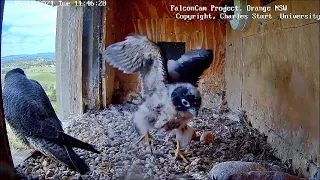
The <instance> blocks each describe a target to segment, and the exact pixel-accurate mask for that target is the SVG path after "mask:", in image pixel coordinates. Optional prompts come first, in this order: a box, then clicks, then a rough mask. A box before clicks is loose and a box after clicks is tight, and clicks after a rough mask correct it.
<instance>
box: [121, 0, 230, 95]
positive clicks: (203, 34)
mask: <svg viewBox="0 0 320 180" xmlns="http://www.w3.org/2000/svg"><path fill="white" fill-rule="evenodd" d="M218 2H219V1H211V0H207V1H200V2H199V1H196V0H190V1H188V0H169V1H164V0H162V1H152V0H147V1H145V0H130V1H117V2H116V5H115V7H116V8H121V9H122V8H123V9H126V11H123V10H120V9H119V10H118V9H117V10H116V12H115V14H117V18H119V19H118V20H117V24H119V25H120V27H119V31H115V36H116V38H115V41H120V40H123V38H124V37H125V36H127V35H128V34H132V33H135V34H143V35H146V36H147V37H148V38H150V39H151V40H152V41H155V42H158V41H166V42H185V43H186V51H189V50H190V49H195V48H210V49H214V55H215V61H214V63H213V64H212V66H211V67H210V69H208V70H207V71H206V72H205V75H204V76H203V77H202V78H203V80H202V86H201V87H203V88H205V89H206V90H208V91H210V92H212V93H214V92H216V91H220V90H223V89H224V86H225V85H224V84H225V83H224V64H225V61H224V59H225V34H226V33H225V24H223V23H222V22H219V21H216V20H203V21H200V20H192V21H185V20H179V19H176V18H175V14H176V13H177V12H174V11H171V10H170V5H171V4H173V5H207V7H208V8H209V7H210V6H209V5H211V4H215V5H217V4H218ZM118 11H121V14H120V13H117V12H118ZM180 13H181V12H180ZM194 13H195V12H187V14H194ZM211 13H212V12H211ZM212 14H214V13H212ZM214 15H215V16H216V15H217V14H214ZM115 81H116V83H118V84H119V87H118V88H119V89H120V91H122V92H123V93H124V96H125V95H126V94H127V93H128V92H129V91H130V90H138V89H139V85H138V79H137V75H128V74H123V73H122V72H121V71H116V73H115Z"/></svg>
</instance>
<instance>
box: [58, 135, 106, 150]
mask: <svg viewBox="0 0 320 180" xmlns="http://www.w3.org/2000/svg"><path fill="white" fill-rule="evenodd" d="M59 136H60V138H58V139H62V141H63V145H66V146H67V147H76V148H80V149H84V150H87V151H91V152H94V153H98V154H100V152H99V151H98V150H96V149H95V148H94V147H93V146H92V145H91V144H88V143H86V142H83V141H80V140H79V139H76V138H74V137H72V136H70V135H68V134H65V133H63V132H61V133H60V134H59ZM57 143H58V142H57Z"/></svg>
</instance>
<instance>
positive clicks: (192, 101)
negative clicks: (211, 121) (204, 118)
mask: <svg viewBox="0 0 320 180" xmlns="http://www.w3.org/2000/svg"><path fill="white" fill-rule="evenodd" d="M171 101H172V103H173V105H174V106H175V107H176V110H177V111H183V112H189V113H191V115H192V116H193V117H197V116H198V112H199V109H200V106H201V95H200V92H199V91H198V90H197V88H196V87H194V86H192V85H191V84H189V83H179V84H177V86H176V87H175V88H174V89H173V90H172V92H171Z"/></svg>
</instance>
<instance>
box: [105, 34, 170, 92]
mask: <svg viewBox="0 0 320 180" xmlns="http://www.w3.org/2000/svg"><path fill="white" fill-rule="evenodd" d="M102 57H103V59H104V60H106V61H107V62H108V63H109V64H110V65H111V66H113V67H115V68H117V69H119V70H121V71H123V72H124V73H128V74H131V73H136V72H139V75H140V80H141V83H142V90H143V91H142V92H143V94H145V93H149V92H152V91H153V90H154V89H155V88H156V87H158V86H161V85H163V86H164V85H165V82H166V70H165V69H164V68H165V66H164V65H163V56H162V54H161V51H160V49H159V47H158V46H157V45H156V44H154V43H153V42H151V41H150V40H149V39H148V38H147V37H145V36H142V35H129V36H127V37H126V38H125V40H123V41H120V42H117V43H114V44H111V45H110V46H108V47H107V48H106V50H105V51H104V52H103V53H102Z"/></svg>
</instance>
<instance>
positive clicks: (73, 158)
mask: <svg viewBox="0 0 320 180" xmlns="http://www.w3.org/2000/svg"><path fill="white" fill-rule="evenodd" d="M64 148H65V152H66V153H67V155H68V158H66V157H64V163H65V164H67V165H68V167H69V168H71V169H75V170H76V171H78V172H79V173H80V174H85V173H86V172H88V171H89V170H90V169H89V167H88V166H87V164H86V163H85V162H84V161H83V160H82V159H81V158H80V157H79V156H78V155H77V154H76V153H75V152H74V151H73V149H72V148H69V147H66V146H64Z"/></svg>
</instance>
